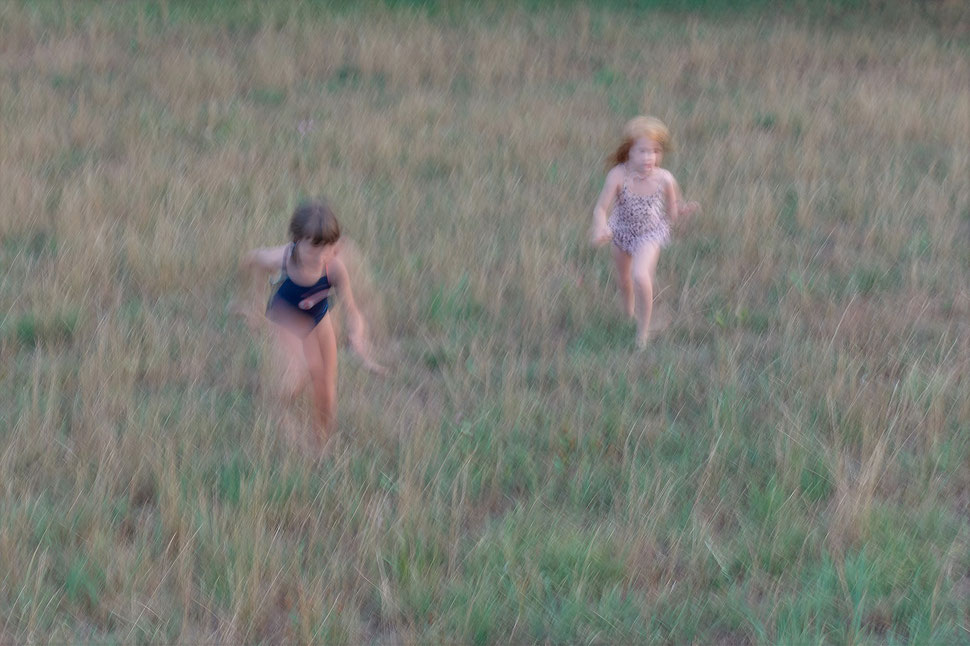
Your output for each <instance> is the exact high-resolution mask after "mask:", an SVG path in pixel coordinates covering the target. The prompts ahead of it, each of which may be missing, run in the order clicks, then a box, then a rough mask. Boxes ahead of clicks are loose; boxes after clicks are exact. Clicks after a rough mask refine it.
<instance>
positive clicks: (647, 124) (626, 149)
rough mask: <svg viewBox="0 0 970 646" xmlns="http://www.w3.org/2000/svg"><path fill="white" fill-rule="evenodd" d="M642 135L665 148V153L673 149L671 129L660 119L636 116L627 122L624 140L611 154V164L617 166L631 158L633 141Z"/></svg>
mask: <svg viewBox="0 0 970 646" xmlns="http://www.w3.org/2000/svg"><path fill="white" fill-rule="evenodd" d="M640 137H646V138H647V139H651V140H653V141H655V142H657V143H658V144H660V147H661V148H662V149H663V152H664V154H666V153H669V152H670V151H672V150H673V142H672V141H671V139H670V131H669V130H667V126H665V125H664V122H663V121H661V120H660V119H656V118H654V117H644V116H639V117H634V118H632V119H630V120H629V121H627V122H626V125H625V126H624V127H623V140H622V142H621V143H620V145H619V147H617V149H616V151H615V152H614V153H613V154H612V155H610V158H609V165H610V166H611V167H612V166H616V165H618V164H624V163H626V160H628V159H629V158H630V148H632V147H633V142H634V141H636V140H637V139H639V138H640Z"/></svg>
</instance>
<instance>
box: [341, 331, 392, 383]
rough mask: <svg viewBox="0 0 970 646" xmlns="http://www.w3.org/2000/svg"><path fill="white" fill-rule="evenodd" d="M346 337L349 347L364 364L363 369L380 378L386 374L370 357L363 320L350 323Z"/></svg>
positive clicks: (385, 369)
mask: <svg viewBox="0 0 970 646" xmlns="http://www.w3.org/2000/svg"><path fill="white" fill-rule="evenodd" d="M347 336H348V337H349V340H350V347H351V348H352V349H353V351H354V353H356V354H357V356H358V357H360V361H361V363H363V364H364V368H365V369H367V370H369V371H370V372H373V373H374V374H378V375H381V376H384V375H386V374H387V373H388V370H387V368H385V367H384V366H382V365H381V364H379V363H377V362H376V361H375V360H374V358H373V357H372V356H371V350H370V344H369V343H368V342H367V334H366V332H365V328H364V322H363V319H358V320H357V321H356V322H353V323H352V325H351V329H350V331H349V333H348V334H347Z"/></svg>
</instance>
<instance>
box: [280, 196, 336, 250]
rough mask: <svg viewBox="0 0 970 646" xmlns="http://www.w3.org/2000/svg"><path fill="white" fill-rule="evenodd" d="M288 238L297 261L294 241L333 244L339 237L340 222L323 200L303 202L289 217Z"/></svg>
mask: <svg viewBox="0 0 970 646" xmlns="http://www.w3.org/2000/svg"><path fill="white" fill-rule="evenodd" d="M290 238H291V239H292V240H293V244H294V247H293V259H294V260H296V262H297V263H299V262H300V260H299V259H298V258H297V257H296V247H295V245H296V243H297V242H299V241H300V240H309V241H310V242H312V243H313V244H314V245H328V244H333V243H335V242H336V241H337V240H339V239H340V224H339V223H338V222H337V216H335V215H334V214H333V211H331V210H330V206H329V205H328V204H327V203H326V202H323V201H312V202H304V203H303V204H301V205H300V206H298V207H296V210H295V211H293V217H292V218H290Z"/></svg>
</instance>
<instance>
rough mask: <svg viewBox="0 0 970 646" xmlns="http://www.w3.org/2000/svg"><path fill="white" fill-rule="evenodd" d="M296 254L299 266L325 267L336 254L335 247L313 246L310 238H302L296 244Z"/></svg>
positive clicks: (328, 245) (327, 245)
mask: <svg viewBox="0 0 970 646" xmlns="http://www.w3.org/2000/svg"><path fill="white" fill-rule="evenodd" d="M296 253H297V254H298V255H299V257H300V261H301V264H302V263H306V264H309V265H316V264H322V265H326V264H327V263H328V262H330V260H331V259H332V258H333V257H334V255H335V254H336V253H337V245H336V243H334V244H323V243H320V244H314V243H313V240H312V239H311V238H303V239H302V240H300V241H298V242H297V243H296Z"/></svg>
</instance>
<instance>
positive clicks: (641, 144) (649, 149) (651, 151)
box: [630, 137, 664, 173]
mask: <svg viewBox="0 0 970 646" xmlns="http://www.w3.org/2000/svg"><path fill="white" fill-rule="evenodd" d="M663 153H664V150H663V148H662V147H661V146H660V144H658V143H657V142H656V141H654V140H653V139H650V138H649V137H637V138H636V139H634V140H633V145H632V146H630V166H631V167H632V168H633V169H634V170H636V171H640V172H644V173H649V172H650V171H652V170H653V169H654V168H658V167H659V166H660V160H661V159H662V158H663Z"/></svg>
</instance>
